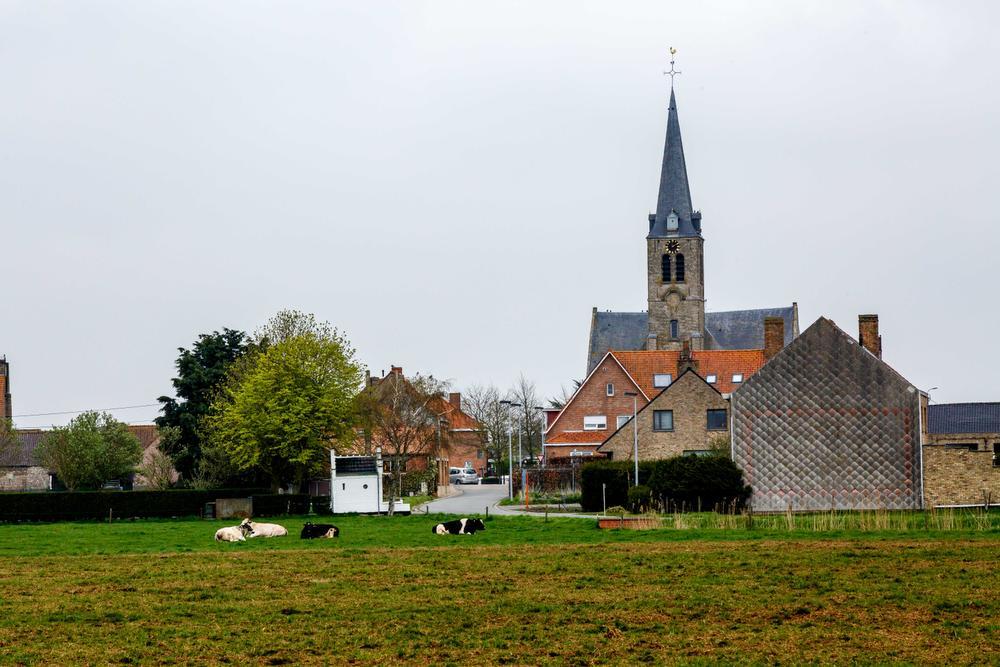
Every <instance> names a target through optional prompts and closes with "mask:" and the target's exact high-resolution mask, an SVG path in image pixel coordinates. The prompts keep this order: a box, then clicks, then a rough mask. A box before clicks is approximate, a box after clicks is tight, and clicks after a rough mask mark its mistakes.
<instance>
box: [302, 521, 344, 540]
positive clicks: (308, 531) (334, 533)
mask: <svg viewBox="0 0 1000 667" xmlns="http://www.w3.org/2000/svg"><path fill="white" fill-rule="evenodd" d="M299 537H301V538H302V539H303V540H311V539H313V538H316V537H340V528H337V527H336V526H334V525H333V524H332V523H310V522H309V521H306V525H304V526H302V533H301V534H300V535H299Z"/></svg>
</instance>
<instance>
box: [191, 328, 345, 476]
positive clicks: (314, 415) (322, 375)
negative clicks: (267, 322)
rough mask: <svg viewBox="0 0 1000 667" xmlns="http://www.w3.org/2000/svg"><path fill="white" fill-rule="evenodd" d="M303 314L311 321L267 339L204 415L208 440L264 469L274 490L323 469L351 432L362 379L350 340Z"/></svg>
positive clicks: (242, 463) (240, 462) (244, 465)
mask: <svg viewBox="0 0 1000 667" xmlns="http://www.w3.org/2000/svg"><path fill="white" fill-rule="evenodd" d="M287 312H288V311H285V312H283V313H280V314H279V316H284V315H285V314H286V313H287ZM298 315H300V316H301V317H303V318H306V319H307V321H309V320H311V321H312V323H313V326H304V327H299V328H296V329H294V330H293V332H292V333H290V334H289V335H287V336H281V337H277V336H276V337H274V338H268V340H267V343H268V345H267V347H266V349H263V350H259V351H255V352H253V353H252V354H251V355H248V356H247V357H246V358H245V359H244V360H242V361H241V362H240V363H239V364H237V365H236V367H235V368H234V372H232V373H231V374H230V379H229V381H228V382H227V383H226V384H225V386H224V387H223V389H222V391H221V392H220V393H219V395H218V397H217V399H216V401H215V402H214V403H213V404H212V410H211V413H210V415H209V416H208V417H207V419H206V424H207V427H208V430H207V433H208V436H209V441H210V444H211V445H212V446H215V447H218V448H219V449H220V450H221V451H223V452H225V454H227V455H228V460H229V461H230V462H231V463H232V464H234V465H235V466H236V468H237V469H239V470H243V471H247V470H252V469H255V468H256V469H260V470H261V471H263V472H264V473H265V474H266V475H267V477H268V478H269V479H270V481H271V486H272V488H274V489H277V488H278V487H279V486H281V485H282V483H284V482H287V481H294V482H295V483H296V485H297V486H298V488H302V487H303V485H304V484H305V483H306V482H307V480H308V475H309V474H311V473H314V472H318V471H320V470H322V469H323V466H324V463H325V462H326V459H327V451H328V449H329V447H330V442H331V440H334V439H337V438H341V437H343V436H345V435H347V434H348V433H349V432H350V429H351V426H352V424H353V420H354V410H353V405H354V404H353V397H354V395H355V393H356V392H357V391H358V388H359V387H360V385H361V381H362V371H361V367H360V366H359V364H358V363H357V362H356V361H355V357H354V354H355V353H354V350H353V349H352V348H351V347H350V345H349V343H348V342H347V340H346V339H345V338H344V337H343V336H342V335H341V334H340V333H338V332H337V331H336V330H335V329H332V328H330V327H329V325H326V324H316V323H315V320H314V319H312V316H303V315H301V314H298ZM283 321H287V320H283ZM272 322H274V320H272ZM299 322H300V323H301V320H299Z"/></svg>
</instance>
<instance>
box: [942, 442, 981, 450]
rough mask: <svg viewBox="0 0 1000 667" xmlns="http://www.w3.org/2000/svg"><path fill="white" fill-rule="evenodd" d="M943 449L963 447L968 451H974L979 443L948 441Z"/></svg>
mask: <svg viewBox="0 0 1000 667" xmlns="http://www.w3.org/2000/svg"><path fill="white" fill-rule="evenodd" d="M944 448H945V449H964V450H966V451H968V452H974V451H976V450H978V449H979V445H977V444H976V443H974V442H962V443H958V442H949V443H946V444H945V446H944Z"/></svg>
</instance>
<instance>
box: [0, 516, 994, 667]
mask: <svg viewBox="0 0 1000 667" xmlns="http://www.w3.org/2000/svg"><path fill="white" fill-rule="evenodd" d="M707 517H708V515H706V518H705V519H704V521H703V524H704V525H701V524H699V525H698V526H693V524H692V523H689V524H683V525H681V526H675V525H673V524H672V523H671V522H670V521H665V527H664V528H661V529H657V530H650V531H627V530H613V531H607V530H599V529H597V528H596V527H595V522H594V521H593V520H586V519H569V518H559V519H550V520H549V521H548V522H545V521H544V520H543V519H542V518H540V517H491V518H490V519H489V520H488V522H487V530H486V532H484V533H481V534H477V535H474V536H451V535H448V536H438V535H433V534H432V533H431V527H432V526H433V525H434V524H435V523H436V522H437V521H439V520H443V519H447V518H450V517H438V516H433V515H431V516H423V515H414V516H410V517H391V518H390V517H353V516H349V517H336V518H335V519H333V520H332V523H335V524H337V525H338V526H339V527H340V528H341V531H342V537H341V538H339V539H335V540H312V541H303V540H300V539H299V538H298V537H297V533H298V530H299V529H300V528H301V525H302V523H304V521H305V518H301V517H296V518H290V517H283V518H279V519H275V520H276V521H278V522H280V523H282V524H283V525H285V526H286V527H288V529H289V531H290V532H291V533H292V534H291V535H290V536H288V537H285V538H275V539H268V540H265V539H259V540H251V541H249V542H247V543H235V544H230V543H216V542H214V540H213V539H212V538H213V535H214V532H215V530H216V529H217V528H218V527H219V526H222V525H225V524H227V523H229V524H231V523H233V522H224V521H203V520H198V519H186V520H174V521H168V520H163V521H135V522H130V521H122V522H114V523H111V524H108V523H98V522H92V523H62V524H35V525H0V663H6V664H21V663H23V664H41V663H47V664H109V663H115V664H153V663H156V664H160V663H181V664H224V663H228V664H348V663H365V664H475V663H481V664H503V663H511V664H594V663H635V662H666V663H678V662H681V663H690V662H694V663H705V662H719V661H721V662H756V663H763V662H767V663H775V662H783V663H792V664H799V663H802V662H820V663H853V662H861V663H918V664H926V663H938V664H944V663H948V664H951V663H991V662H992V663H996V662H997V661H998V659H1000V653H998V649H1000V644H998V636H1000V620H998V619H1000V595H997V591H998V590H1000V568H998V567H997V558H998V555H1000V528H998V527H997V521H996V515H995V514H994V515H993V516H991V517H988V518H989V520H990V523H989V525H983V524H982V523H981V522H980V523H976V521H975V520H974V519H973V518H970V519H969V521H968V522H962V520H959V521H952V522H951V523H947V524H946V525H943V526H941V527H934V526H933V525H931V524H930V522H928V523H927V524H926V525H927V527H926V528H924V522H922V521H916V522H912V525H911V523H905V524H904V523H902V522H900V523H898V525H896V527H891V526H888V527H887V525H886V524H879V523H866V524H865V526H867V529H862V528H860V527H858V526H855V527H853V528H850V529H844V528H843V527H841V528H837V527H836V526H833V527H830V528H829V529H826V530H819V528H818V527H817V524H815V523H813V524H812V525H811V527H810V526H809V524H801V525H792V526H790V525H788V524H787V523H786V524H785V525H782V521H787V518H786V517H781V516H778V517H769V518H768V519H767V521H772V520H773V522H772V523H767V522H766V521H759V522H757V523H756V524H755V525H754V526H752V527H746V526H743V527H736V526H731V527H727V526H725V525H721V524H717V525H715V526H714V527H713V525H712V521H711V520H710V519H709V518H707ZM970 517H971V515H970ZM669 518H670V517H665V519H669ZM692 518H693V517H692ZM757 518H758V519H759V518H760V517H757ZM313 520H314V521H328V520H329V518H327V517H323V518H322V519H318V518H316V519H313ZM873 521H874V519H873ZM824 525H825V524H824ZM845 525H846V524H845ZM859 525H860V524H859Z"/></svg>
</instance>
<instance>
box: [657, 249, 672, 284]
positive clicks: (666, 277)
mask: <svg viewBox="0 0 1000 667" xmlns="http://www.w3.org/2000/svg"><path fill="white" fill-rule="evenodd" d="M654 266H655V264H654ZM660 273H661V276H660V277H661V279H662V280H663V282H665V283H669V282H670V255H664V256H663V260H662V261H661V265H660Z"/></svg>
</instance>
